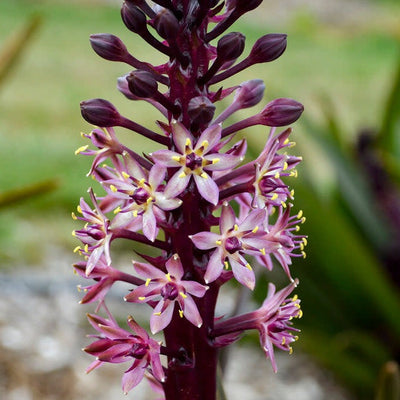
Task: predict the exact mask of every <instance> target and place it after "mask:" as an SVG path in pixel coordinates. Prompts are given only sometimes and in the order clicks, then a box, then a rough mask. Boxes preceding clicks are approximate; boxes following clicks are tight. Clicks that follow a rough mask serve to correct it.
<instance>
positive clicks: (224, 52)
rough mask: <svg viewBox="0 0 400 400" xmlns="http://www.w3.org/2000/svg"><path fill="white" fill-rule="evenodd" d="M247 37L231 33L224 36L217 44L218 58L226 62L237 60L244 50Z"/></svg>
mask: <svg viewBox="0 0 400 400" xmlns="http://www.w3.org/2000/svg"><path fill="white" fill-rule="evenodd" d="M245 39H246V38H245V36H244V35H243V34H241V33H239V32H231V33H228V34H227V35H225V36H223V37H222V38H221V39H220V40H219V41H218V44H217V55H218V58H219V59H221V60H222V61H224V62H227V61H233V60H236V59H237V58H238V57H239V56H240V55H241V54H242V53H243V50H244V43H245Z"/></svg>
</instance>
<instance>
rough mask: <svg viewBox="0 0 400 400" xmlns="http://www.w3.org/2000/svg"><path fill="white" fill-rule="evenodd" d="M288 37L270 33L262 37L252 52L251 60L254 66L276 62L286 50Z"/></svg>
mask: <svg viewBox="0 0 400 400" xmlns="http://www.w3.org/2000/svg"><path fill="white" fill-rule="evenodd" d="M286 38H287V35H285V34H281V33H270V34H268V35H264V36H262V37H261V38H260V39H258V40H257V41H256V42H255V43H254V46H253V48H252V49H251V51H250V54H249V59H250V60H251V62H252V63H253V64H257V63H264V62H269V61H273V60H276V59H277V58H278V57H280V56H281V55H282V53H283V52H284V51H285V49H286V44H287V42H286Z"/></svg>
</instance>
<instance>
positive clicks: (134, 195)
mask: <svg viewBox="0 0 400 400" xmlns="http://www.w3.org/2000/svg"><path fill="white" fill-rule="evenodd" d="M124 160H125V165H126V168H125V170H123V171H122V172H121V173H120V174H118V175H116V178H115V179H107V180H105V181H103V182H102V184H103V185H104V186H105V187H106V189H108V191H109V193H110V195H112V196H113V197H114V198H115V199H119V200H120V201H121V202H123V206H121V207H119V208H118V209H117V212H118V213H122V214H123V213H126V212H131V213H132V215H133V217H134V218H137V217H138V216H141V217H142V230H143V234H144V235H145V236H146V237H147V238H148V239H149V240H151V241H154V239H155V238H156V236H157V231H158V229H157V218H158V219H159V220H163V219H165V218H164V214H163V212H162V211H161V210H165V211H167V210H173V209H175V208H178V207H179V206H180V205H181V203H182V201H181V200H179V199H176V198H167V196H166V195H165V193H163V191H162V190H161V184H162V182H163V180H164V176H165V168H164V167H162V166H160V165H157V164H156V165H153V167H152V168H151V169H150V171H149V172H147V171H145V170H144V168H142V167H141V166H140V165H139V164H138V163H137V162H136V161H135V160H134V159H132V158H131V157H129V156H128V155H127V154H124Z"/></svg>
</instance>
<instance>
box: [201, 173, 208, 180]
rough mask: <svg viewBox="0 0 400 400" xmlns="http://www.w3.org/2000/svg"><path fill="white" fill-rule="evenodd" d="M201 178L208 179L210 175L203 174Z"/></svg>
mask: <svg viewBox="0 0 400 400" xmlns="http://www.w3.org/2000/svg"><path fill="white" fill-rule="evenodd" d="M200 176H201V177H202V178H204V179H207V178H208V175H207V174H206V173H205V172H202V173H201V174H200Z"/></svg>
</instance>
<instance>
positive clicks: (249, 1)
mask: <svg viewBox="0 0 400 400" xmlns="http://www.w3.org/2000/svg"><path fill="white" fill-rule="evenodd" d="M262 1H263V0H236V4H235V12H238V13H240V14H244V13H246V12H248V11H251V10H254V9H255V8H257V7H258V6H259V5H260V4H261V3H262Z"/></svg>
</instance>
